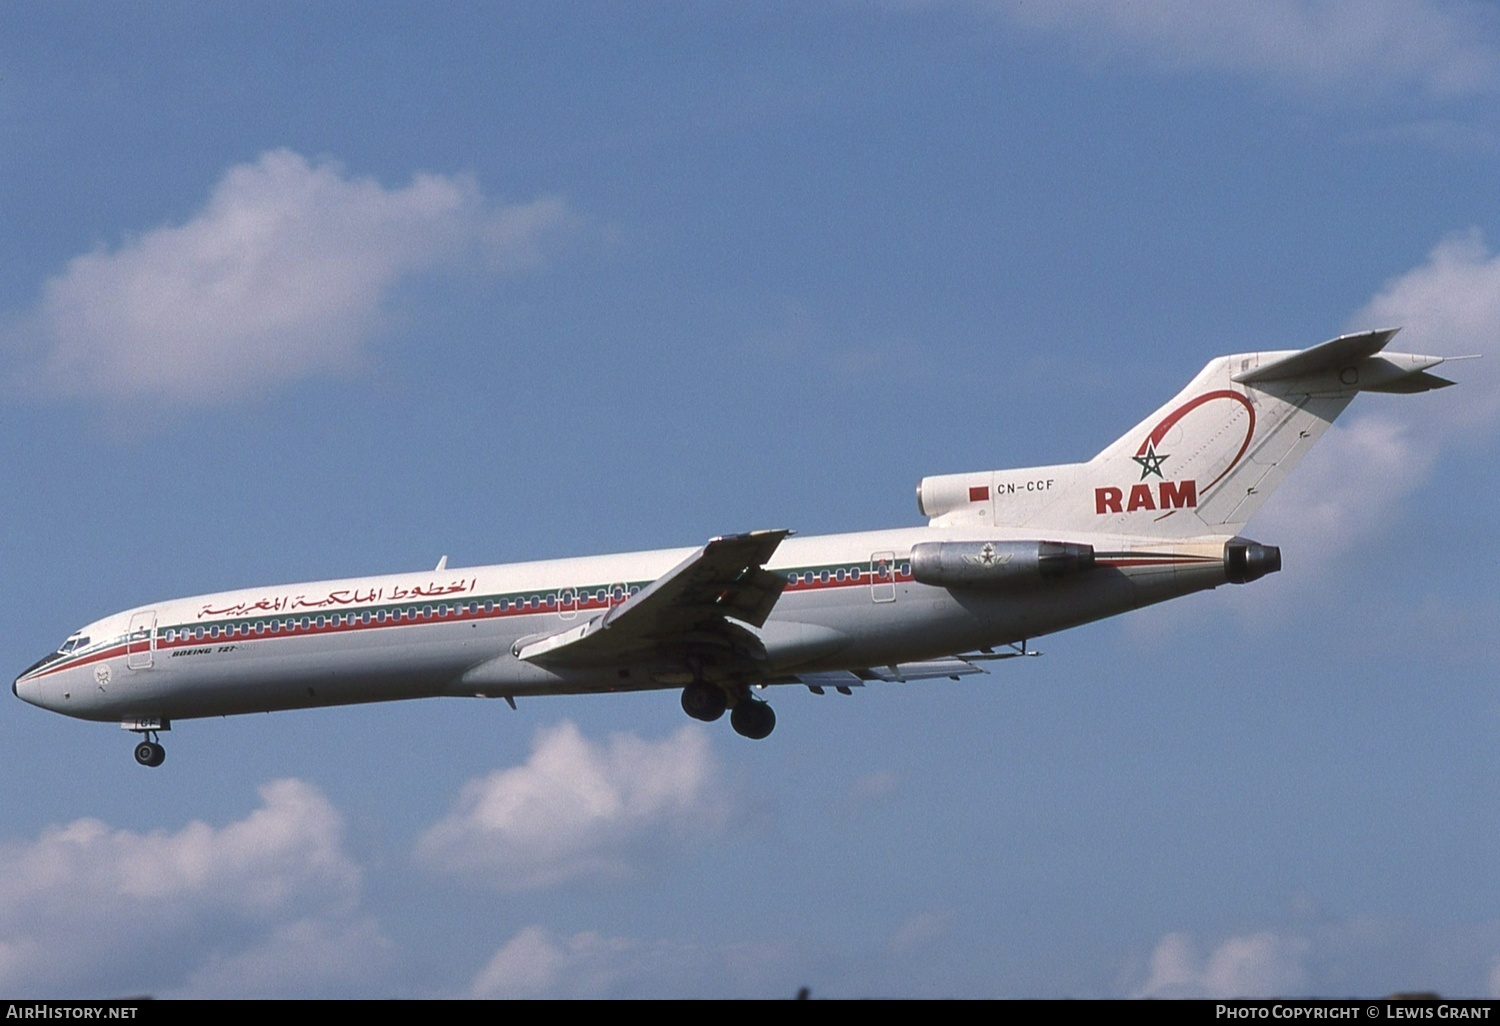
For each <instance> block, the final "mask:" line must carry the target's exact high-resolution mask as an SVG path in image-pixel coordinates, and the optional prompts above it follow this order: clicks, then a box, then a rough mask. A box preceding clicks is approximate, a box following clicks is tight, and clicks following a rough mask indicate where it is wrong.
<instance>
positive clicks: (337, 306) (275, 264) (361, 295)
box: [8, 150, 570, 405]
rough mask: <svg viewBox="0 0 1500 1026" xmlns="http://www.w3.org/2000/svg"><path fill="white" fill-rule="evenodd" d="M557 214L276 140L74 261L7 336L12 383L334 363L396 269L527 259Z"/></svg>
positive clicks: (327, 368) (147, 381) (551, 208)
mask: <svg viewBox="0 0 1500 1026" xmlns="http://www.w3.org/2000/svg"><path fill="white" fill-rule="evenodd" d="M569 220H570V215H569V214H568V211H567V208H566V206H565V205H564V204H563V203H562V202H561V201H560V200H557V199H542V200H537V201H535V202H532V203H527V204H520V205H515V206H501V205H497V204H494V203H491V202H490V201H488V200H487V199H486V198H485V197H484V196H483V195H482V194H481V192H480V190H479V187H478V185H477V184H476V183H475V182H474V181H473V180H471V179H469V178H465V177H445V176H443V175H434V174H419V175H416V176H415V177H414V178H413V179H412V181H411V183H410V184H409V185H407V186H405V187H404V188H396V189H388V188H386V187H384V186H382V185H381V184H380V183H378V182H376V181H374V180H373V179H369V178H351V177H349V176H348V175H347V174H345V173H344V171H343V169H342V168H340V167H339V166H338V165H336V164H332V163H321V164H310V163H309V162H308V161H307V160H306V159H305V158H304V157H302V156H300V155H298V154H296V153H293V152H291V151H290V150H275V151H272V152H269V153H266V154H264V155H263V156H262V157H261V158H260V159H259V160H258V161H256V162H255V163H253V164H242V165H239V166H237V167H234V168H231V169H230V170H229V172H228V173H227V174H225V176H224V177H223V179H222V180H221V181H220V182H219V183H218V185H217V186H215V188H214V190H213V193H212V195H211V196H210V197H209V201H208V204H207V205H206V206H205V207H204V208H203V209H202V210H201V211H199V212H198V213H197V214H196V215H195V216H194V217H193V218H191V219H190V220H189V221H188V222H187V223H185V224H181V225H174V226H167V227H162V228H157V229H154V230H152V231H149V232H146V233H145V234H144V235H141V236H139V237H138V238H134V239H131V240H129V241H127V242H126V243H124V244H123V245H121V246H120V247H119V248H117V249H115V250H112V251H106V250H100V251H97V252H94V253H89V254H85V255H83V256H79V257H75V258H74V259H73V260H72V261H70V262H69V264H68V266H67V269H66V270H65V271H64V272H63V273H62V274H60V275H59V276H57V277H55V278H52V279H50V280H49V281H48V282H47V283H46V285H45V286H44V288H43V294H42V298H41V301H40V302H39V304H38V305H37V307H36V309H35V310H34V311H33V312H32V313H31V315H30V316H29V317H27V318H25V319H24V321H23V322H22V325H21V327H20V328H18V329H15V330H12V331H11V332H9V333H8V334H9V335H10V339H9V341H10V343H11V346H12V348H15V349H18V350H21V351H23V352H26V353H28V354H29V355H30V356H31V363H30V365H29V366H27V367H26V368H25V369H23V370H22V371H21V372H20V374H19V378H18V381H19V383H20V384H21V385H22V386H23V387H25V388H27V389H28V390H30V391H34V392H39V393H42V394H47V395H54V394H60V395H99V396H105V397H108V398H110V399H111V400H114V401H119V402H131V401H139V400H164V401H166V402H169V403H171V404H176V405H201V404H205V403H214V402H220V401H225V400H233V399H236V398H240V397H243V396H245V395H247V394H248V395H254V394H257V393H259V392H262V391H264V390H265V389H266V388H268V387H270V386H273V385H276V384H278V383H282V382H287V381H292V380H295V379H299V378H303V377H306V376H309V375H316V374H337V373H340V372H346V371H348V370H349V369H350V368H353V367H356V366H358V365H359V363H360V361H361V359H362V358H363V346H364V344H365V342H366V340H367V339H368V338H369V337H370V335H371V333H372V332H374V331H375V330H376V329H377V328H378V327H379V325H380V323H381V313H382V302H383V300H384V298H385V296H386V294H387V292H388V291H389V290H390V288H391V287H392V286H393V285H394V284H396V283H397V282H398V281H400V280H401V279H402V278H403V277H405V276H408V275H410V274H412V273H415V272H419V271H423V270H426V269H430V268H434V267H437V266H439V265H444V264H448V265H452V264H457V263H460V262H465V261H467V262H470V263H478V264H480V265H482V266H488V267H490V268H492V269H495V270H506V269H513V268H516V267H520V266H524V265H528V264H532V263H535V262H536V261H537V260H539V259H540V255H541V247H542V246H543V244H544V243H545V242H546V241H547V240H548V239H549V238H550V237H551V236H552V235H553V234H554V233H555V232H556V231H557V230H558V229H559V228H560V227H562V226H564V225H566V224H567V223H568V222H569Z"/></svg>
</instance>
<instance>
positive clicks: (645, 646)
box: [13, 329, 1452, 766]
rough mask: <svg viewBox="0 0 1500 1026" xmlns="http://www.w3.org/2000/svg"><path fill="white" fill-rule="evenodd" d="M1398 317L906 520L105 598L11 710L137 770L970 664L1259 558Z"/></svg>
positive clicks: (41, 665)
mask: <svg viewBox="0 0 1500 1026" xmlns="http://www.w3.org/2000/svg"><path fill="white" fill-rule="evenodd" d="M1395 334H1396V329H1391V330H1385V331H1368V332H1363V333H1360V334H1355V335H1345V336H1342V337H1340V338H1336V339H1333V340H1332V341H1329V342H1324V343H1323V344H1322V345H1318V346H1314V347H1312V348H1311V349H1305V350H1302V351H1300V352H1299V351H1290V352H1266V353H1249V354H1243V355H1239V356H1224V357H1220V358H1218V359H1216V360H1214V361H1213V362H1212V363H1210V364H1209V365H1208V366H1207V367H1205V368H1204V369H1203V371H1202V372H1201V373H1200V374H1199V375H1198V376H1197V377H1196V378H1194V379H1193V380H1192V382H1191V383H1189V384H1188V386H1187V387H1186V388H1185V389H1183V390H1182V392H1180V393H1179V394H1178V395H1177V396H1175V397H1174V398H1173V399H1172V400H1171V401H1170V402H1168V403H1167V404H1166V405H1165V406H1163V407H1161V408H1160V409H1159V410H1157V411H1156V412H1155V413H1152V414H1151V415H1150V416H1149V417H1147V418H1146V419H1145V420H1143V421H1141V423H1140V424H1138V425H1136V426H1135V427H1134V428H1132V429H1131V430H1130V431H1128V432H1127V433H1126V434H1125V435H1124V436H1122V437H1121V438H1120V439H1119V441H1117V442H1115V443H1114V444H1113V445H1111V446H1109V447H1108V448H1107V449H1105V450H1104V451H1103V452H1101V453H1100V454H1099V455H1097V456H1095V457H1094V458H1093V459H1091V460H1089V461H1088V462H1087V463H1072V464H1064V465H1059V466H1052V467H1029V468H1026V469H1022V470H993V471H983V472H979V473H969V474H950V475H945V476H942V477H929V478H925V479H924V480H923V481H922V482H921V484H920V485H919V486H918V488H917V504H918V506H919V507H920V508H921V511H922V513H923V515H925V516H926V517H927V518H928V524H927V526H925V527H908V528H898V529H894V530H888V531H874V532H869V533H863V534H842V535H830V536H828V537H822V538H793V537H791V532H790V531H785V530H774V531H752V532H750V533H749V534H735V535H726V536H724V537H720V538H714V539H712V540H710V541H709V542H708V544H706V545H703V546H701V547H699V548H695V549H668V550H664V551H659V552H637V553H628V554H625V555H616V556H598V557H594V558H586V559H563V560H555V561H547V562H537V563H517V564H513V565H509V566H487V567H475V568H470V569H462V570H455V569H449V568H448V566H447V559H446V557H445V558H444V559H443V561H441V562H439V564H438V566H437V569H436V570H434V571H432V572H431V573H417V574H392V575H385V576H379V577H366V578H361V579H358V580H347V581H322V582H318V583H315V584H293V585H286V586H283V587H269V588H251V589H248V590H245V591H232V592H225V593H223V594H218V595H203V596H199V597H197V598H188V599H176V600H173V601H170V602H157V603H153V604H151V605H147V606H142V607H140V608H138V609H129V610H126V611H125V612H122V613H116V614H114V615H113V616H107V617H105V618H104V619H102V620H97V621H95V622H94V623H91V624H89V625H88V626H87V627H84V628H83V629H82V630H79V631H77V632H75V633H74V634H72V635H71V636H69V637H68V639H67V640H66V641H64V642H63V644H62V647H61V648H59V649H58V650H57V651H56V652H53V653H52V654H50V655H48V656H47V657H46V658H44V659H41V660H40V661H38V662H37V663H36V664H35V665H33V666H31V667H30V668H28V669H27V670H26V671H25V672H24V673H22V674H21V675H20V676H19V677H17V678H16V681H15V684H14V685H13V690H14V692H15V694H16V695H17V696H18V697H20V698H22V699H24V700H25V701H27V702H30V703H32V704H33V705H38V706H41V707H42V708H44V709H51V710H53V711H55V712H60V713H63V714H65V715H68V716H76V717H78V718H79V719H85V720H104V721H116V720H117V721H119V722H120V724H121V726H122V727H123V728H124V729H126V730H130V731H134V732H136V733H137V734H140V735H142V739H141V741H140V742H139V744H137V746H136V749H135V757H136V760H137V761H138V762H140V763H141V764H143V765H146V766H159V765H160V764H161V762H162V759H163V757H164V752H163V749H162V746H161V744H160V743H159V740H158V732H159V731H165V730H168V729H169V728H170V727H171V724H172V721H174V720H185V719H191V718H193V717H200V716H226V715H230V714H234V713H251V712H269V711H271V710H279V709H297V708H303V707H309V706H328V705H346V704H352V703H356V702H383V701H391V700H394V699H401V698H427V697H436V696H441V695H449V696H476V697H485V698H503V699H505V700H506V701H508V702H509V703H510V704H511V706H512V707H514V705H515V700H516V698H517V697H520V696H530V695H567V694H594V693H599V692H606V691H637V690H648V689H668V688H672V689H680V690H681V693H682V707H683V709H684V711H686V712H687V714H688V715H689V716H692V717H695V718H696V719H700V720H716V719H718V718H719V717H720V716H722V715H723V714H724V712H725V710H726V709H727V710H729V711H730V716H729V719H730V723H731V725H732V726H733V727H734V729H735V731H737V732H738V733H740V734H742V735H744V736H745V737H749V738H764V737H766V736H767V735H768V734H770V733H771V731H772V729H773V728H774V727H775V724H776V717H775V714H774V713H773V712H772V711H771V707H770V705H768V704H767V703H766V702H765V701H764V700H763V699H762V697H761V695H760V693H761V692H762V691H763V689H764V688H766V687H768V686H770V685H775V684H802V685H804V686H805V687H807V688H809V689H811V690H812V691H813V692H815V693H817V694H820V695H821V694H823V693H825V691H826V689H828V688H833V689H835V690H837V691H839V692H842V693H844V694H849V693H850V689H851V688H855V687H862V686H864V685H866V684H871V683H874V682H877V681H913V680H921V679H924V678H936V677H952V678H955V679H956V678H958V677H961V676H964V675H966V674H974V673H983V672H985V671H984V669H983V668H982V664H983V663H985V662H986V661H989V660H995V659H1005V658H1009V657H1011V656H1014V655H1025V654H1029V653H1028V649H1027V647H1026V645H1027V642H1028V640H1029V639H1031V638H1036V637H1038V636H1040V635H1044V634H1050V633H1052V632H1054V631H1060V630H1063V629H1064V628H1067V627H1073V626H1076V625H1078V624H1082V623H1088V622H1090V621H1092V620H1098V619H1101V618H1103V617H1107V616H1114V615H1115V614H1117V613H1123V612H1125V611H1127V610H1130V609H1137V608H1139V607H1141V606H1146V605H1150V604H1152V603H1156V602H1162V601H1165V600H1166V599H1171V598H1177V597H1178V596H1180V595H1187V594H1189V593H1191V592H1195V591H1203V590H1205V589H1208V588H1216V587H1218V586H1219V585H1221V584H1224V583H1230V584H1244V583H1246V582H1249V581H1254V580H1257V579H1258V578H1260V577H1263V576H1265V575H1266V574H1269V573H1275V572H1276V571H1278V570H1280V569H1281V552H1280V550H1279V549H1277V548H1276V547H1274V546H1271V545H1261V544H1259V543H1257V542H1253V541H1249V540H1247V539H1246V538H1243V537H1241V536H1240V532H1241V530H1242V529H1243V528H1244V526H1245V523H1246V521H1248V520H1249V519H1250V517H1251V515H1252V514H1254V513H1255V511H1256V510H1257V509H1259V508H1260V505H1261V503H1262V502H1264V501H1265V499H1266V497H1267V496H1268V495H1270V494H1271V492H1272V490H1274V489H1275V488H1276V486H1277V485H1279V484H1280V483H1281V481H1282V479H1283V478H1284V477H1285V476H1286V475H1287V473H1288V472H1289V471H1290V470H1291V469H1292V468H1293V467H1294V466H1295V465H1296V464H1297V462H1298V460H1300V459H1301V458H1302V456H1303V455H1304V454H1305V453H1306V452H1307V450H1308V449H1309V448H1310V447H1311V446H1312V445H1313V443H1314V442H1316V441H1317V440H1318V438H1319V436H1320V435H1322V433H1323V432H1324V431H1325V430H1326V429H1327V428H1328V426H1329V424H1331V423H1332V422H1333V420H1334V418H1335V417H1337V416H1338V415H1339V414H1340V413H1341V412H1343V409H1344V407H1346V406H1347V405H1348V404H1349V402H1350V401H1351V400H1352V399H1353V398H1354V396H1355V394H1356V393H1358V392H1362V391H1363V392H1397V393H1406V392H1425V391H1427V390H1429V389H1433V388H1441V387H1443V386H1446V385H1450V384H1452V382H1451V381H1447V380H1445V379H1443V378H1440V377H1437V376H1436V375H1434V374H1432V373H1430V371H1431V369H1432V368H1433V367H1435V366H1437V365H1438V364H1439V363H1442V362H1443V358H1442V357H1434V356H1414V355H1410V354H1404V353H1385V352H1383V350H1384V348H1385V346H1386V344H1387V343H1388V342H1389V341H1390V340H1391V338H1392V336H1394V335H1395Z"/></svg>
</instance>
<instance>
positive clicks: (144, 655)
mask: <svg viewBox="0 0 1500 1026" xmlns="http://www.w3.org/2000/svg"><path fill="white" fill-rule="evenodd" d="M155 657H156V610H154V609H142V610H141V611H140V612H138V613H131V614H130V630H129V631H128V632H127V633H126V635H125V665H126V667H128V668H129V669H132V670H146V669H150V667H151V663H152V661H153V660H154V659H155Z"/></svg>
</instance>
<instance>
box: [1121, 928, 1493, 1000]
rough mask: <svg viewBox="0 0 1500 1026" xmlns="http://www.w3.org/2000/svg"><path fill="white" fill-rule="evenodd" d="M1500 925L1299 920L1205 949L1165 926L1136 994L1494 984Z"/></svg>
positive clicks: (1290, 993)
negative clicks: (1298, 921) (1296, 922)
mask: <svg viewBox="0 0 1500 1026" xmlns="http://www.w3.org/2000/svg"><path fill="white" fill-rule="evenodd" d="M1497 928H1500V924H1497V923H1496V922H1495V921H1493V920H1489V921H1481V922H1474V923H1444V924H1437V925H1433V924H1428V925H1417V924H1415V923H1409V922H1403V921H1401V920H1397V919H1383V918H1358V919H1349V920H1342V921H1324V922H1303V923H1302V924H1301V925H1300V926H1298V927H1294V928H1274V929H1267V930H1261V931H1258V932H1255V933H1251V934H1246V935H1243V936H1236V937H1229V938H1227V939H1225V940H1224V941H1222V942H1221V943H1219V944H1218V945H1217V946H1216V947H1214V948H1213V949H1212V950H1210V951H1208V952H1207V953H1204V952H1203V951H1202V949H1201V948H1200V947H1199V945H1198V944H1197V943H1195V942H1194V940H1193V938H1192V937H1190V936H1189V935H1187V934H1184V933H1169V934H1167V935H1166V936H1165V937H1163V938H1162V939H1161V940H1160V941H1159V942H1158V943H1157V945H1156V947H1155V949H1154V950H1153V951H1152V953H1151V958H1150V961H1149V967H1148V968H1147V969H1146V973H1145V975H1146V980H1145V982H1144V983H1143V984H1141V985H1140V986H1139V987H1137V988H1135V989H1133V990H1132V991H1131V994H1132V996H1134V997H1155V998H1232V997H1250V998H1254V997H1260V998H1267V997H1301V996H1308V995H1336V994H1357V993H1370V994H1391V993H1396V992H1398V991H1433V992H1436V993H1439V994H1443V995H1445V996H1449V997H1466V996H1472V995H1475V994H1483V993H1484V992H1485V991H1486V989H1487V988H1488V989H1489V990H1490V991H1491V992H1493V991H1494V989H1495V985H1496V983H1497V979H1500V973H1497V967H1500V962H1497V961H1496V960H1495V956H1494V952H1495V950H1496V938H1497V936H1500V932H1497Z"/></svg>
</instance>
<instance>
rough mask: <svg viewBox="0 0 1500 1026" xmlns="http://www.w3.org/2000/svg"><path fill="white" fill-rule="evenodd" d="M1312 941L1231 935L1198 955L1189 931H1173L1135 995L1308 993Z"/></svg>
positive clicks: (1268, 935)
mask: <svg viewBox="0 0 1500 1026" xmlns="http://www.w3.org/2000/svg"><path fill="white" fill-rule="evenodd" d="M1310 947H1311V946H1310V945H1309V943H1308V942H1307V941H1306V940H1305V939H1303V938H1300V937H1281V936H1278V935H1276V934H1274V933H1270V932H1262V933H1256V934H1252V935H1250V936H1248V937H1231V938H1229V939H1228V940H1226V941H1225V942H1224V943H1223V944H1220V945H1219V946H1218V947H1217V948H1215V949H1214V950H1213V951H1212V952H1210V953H1209V954H1208V955H1207V956H1206V957H1200V955H1199V954H1198V952H1197V949H1196V947H1195V945H1194V944H1193V942H1192V939H1191V938H1189V937H1188V936H1187V935H1186V934H1182V933H1169V934H1167V935H1166V936H1165V937H1163V938H1162V939H1161V942H1160V943H1159V944H1157V946H1156V950H1155V951H1153V952H1152V953H1151V975H1150V977H1149V978H1148V979H1147V980H1146V983H1145V984H1144V985H1143V986H1142V987H1141V988H1140V989H1139V990H1138V991H1136V992H1135V994H1134V995H1132V996H1134V997H1150V998H1254V997H1293V996H1298V995H1301V994H1304V993H1306V990H1307V985H1308V974H1307V970H1306V968H1305V967H1304V962H1305V960H1306V958H1307V955H1308V952H1309V950H1310Z"/></svg>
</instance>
